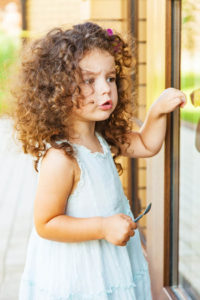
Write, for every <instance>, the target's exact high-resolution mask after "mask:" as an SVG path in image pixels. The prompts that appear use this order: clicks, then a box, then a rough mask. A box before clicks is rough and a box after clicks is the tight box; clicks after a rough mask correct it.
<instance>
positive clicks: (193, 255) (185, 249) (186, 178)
mask: <svg viewBox="0 0 200 300" xmlns="http://www.w3.org/2000/svg"><path fill="white" fill-rule="evenodd" d="M181 34H182V41H181V43H182V45H181V89H182V90H183V91H184V92H185V93H186V95H187V98H188V104H187V105H186V107H185V108H184V109H181V121H180V189H179V191H180V216H179V218H180V219H179V270H178V273H179V286H180V287H182V288H183V289H184V290H185V292H186V293H187V294H188V299H200V1H196V0H183V1H182V32H181Z"/></svg>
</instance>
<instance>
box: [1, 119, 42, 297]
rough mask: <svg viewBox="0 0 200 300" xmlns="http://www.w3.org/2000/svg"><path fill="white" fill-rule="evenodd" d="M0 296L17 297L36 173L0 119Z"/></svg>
mask: <svg viewBox="0 0 200 300" xmlns="http://www.w3.org/2000/svg"><path fill="white" fill-rule="evenodd" d="M0 141H1V143H0V237H1V238H0V300H17V299H18V289H19V282H20V277H21V274H22V271H23V268H24V262H25V257H26V248H27V242H28V237H29V234H30V230H31V227H32V219H33V218H32V211H33V199H34V195H35V187H36V180H37V177H36V173H35V172H34V169H33V164H32V160H31V157H29V156H28V155H25V154H23V153H22V152H21V150H19V147H18V146H17V145H16V144H15V143H14V141H13V140H12V131H11V125H10V123H9V122H8V121H7V120H4V119H3V120H2V119H0Z"/></svg>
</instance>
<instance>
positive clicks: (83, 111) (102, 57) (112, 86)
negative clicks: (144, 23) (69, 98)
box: [73, 49, 118, 121]
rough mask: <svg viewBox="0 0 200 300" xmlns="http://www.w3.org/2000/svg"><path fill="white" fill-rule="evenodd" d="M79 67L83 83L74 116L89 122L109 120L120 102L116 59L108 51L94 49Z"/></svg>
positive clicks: (82, 60) (81, 61) (86, 55)
mask: <svg viewBox="0 0 200 300" xmlns="http://www.w3.org/2000/svg"><path fill="white" fill-rule="evenodd" d="M79 67H80V69H81V72H82V78H83V82H82V83H81V84H80V88H81V97H80V100H79V108H77V107H74V108H73V116H74V117H76V118H78V119H79V120H80V119H81V120H87V121H88V120H90V121H103V120H106V119H108V118H109V116H110V115H111V113H112V112H113V111H114V109H115V107H116V106H117V100H118V95H117V86H116V70H115V61H114V57H113V56H112V55H110V53H109V52H107V51H103V50H100V49H94V50H91V51H90V52H88V53H86V54H85V56H84V57H83V58H82V59H81V60H80V63H79Z"/></svg>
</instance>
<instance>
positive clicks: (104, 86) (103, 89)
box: [97, 79, 110, 94]
mask: <svg viewBox="0 0 200 300" xmlns="http://www.w3.org/2000/svg"><path fill="white" fill-rule="evenodd" d="M97 90H98V92H99V93H101V94H108V93H109V92H110V85H109V83H108V82H107V81H106V79H101V80H100V81H99V82H98V86H97Z"/></svg>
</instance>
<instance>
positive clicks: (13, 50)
mask: <svg viewBox="0 0 200 300" xmlns="http://www.w3.org/2000/svg"><path fill="white" fill-rule="evenodd" d="M19 50H20V40H19V38H17V37H14V36H10V35H8V34H6V33H5V32H3V31H0V113H1V112H2V111H3V110H4V108H5V107H6V106H7V101H6V98H7V97H8V94H9V90H8V80H9V77H10V74H11V71H12V67H13V65H14V64H15V62H16V61H17V58H18V56H19Z"/></svg>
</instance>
